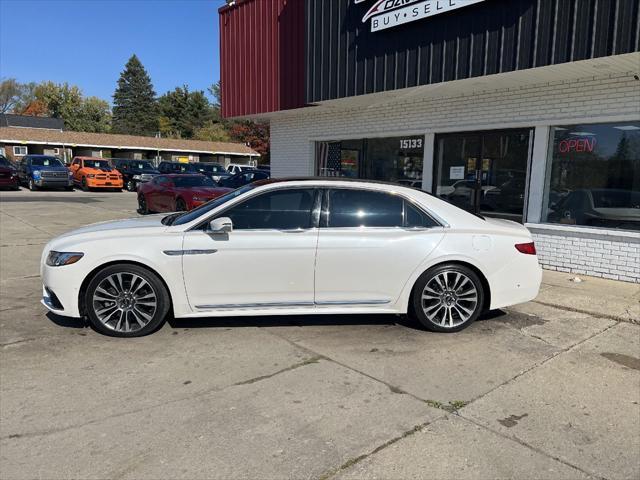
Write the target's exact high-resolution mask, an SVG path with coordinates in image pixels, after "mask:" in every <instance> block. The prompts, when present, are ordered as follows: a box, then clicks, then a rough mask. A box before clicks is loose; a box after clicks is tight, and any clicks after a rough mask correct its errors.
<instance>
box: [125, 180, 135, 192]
mask: <svg viewBox="0 0 640 480" xmlns="http://www.w3.org/2000/svg"><path fill="white" fill-rule="evenodd" d="M125 188H126V189H127V192H135V191H136V182H135V180H128V181H127V183H126V185H125Z"/></svg>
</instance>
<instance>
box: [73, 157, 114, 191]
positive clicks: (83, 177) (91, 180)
mask: <svg viewBox="0 0 640 480" xmlns="http://www.w3.org/2000/svg"><path fill="white" fill-rule="evenodd" d="M69 169H70V170H71V173H72V174H73V183H74V184H75V186H76V187H80V188H82V190H84V191H88V190H89V189H91V188H115V189H117V190H122V186H123V185H122V175H121V174H120V172H119V171H118V170H116V169H115V168H113V167H112V166H111V164H110V163H109V162H108V161H107V160H105V159H104V158H96V157H74V158H73V161H72V162H71V165H70V166H69Z"/></svg>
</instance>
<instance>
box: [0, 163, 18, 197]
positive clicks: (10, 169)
mask: <svg viewBox="0 0 640 480" xmlns="http://www.w3.org/2000/svg"><path fill="white" fill-rule="evenodd" d="M0 188H10V189H11V190H20V185H19V184H18V171H17V170H16V168H15V167H14V166H13V165H12V164H11V162H9V160H7V159H6V158H5V157H3V156H2V155H0Z"/></svg>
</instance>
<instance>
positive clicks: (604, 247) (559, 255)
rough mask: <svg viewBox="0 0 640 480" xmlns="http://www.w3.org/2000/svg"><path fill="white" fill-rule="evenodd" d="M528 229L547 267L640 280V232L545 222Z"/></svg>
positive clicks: (540, 258) (618, 278)
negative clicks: (554, 225)
mask: <svg viewBox="0 0 640 480" xmlns="http://www.w3.org/2000/svg"><path fill="white" fill-rule="evenodd" d="M529 229H530V230H531V231H532V233H533V238H534V240H535V242H536V247H537V250H538V259H539V260H540V263H541V264H542V265H543V267H544V268H547V269H549V270H557V271H559V272H571V273H576V274H581V275H590V276H592V277H603V278H610V279H612V280H623V281H626V282H636V283H640V235H636V236H635V237H634V236H632V235H629V234H627V232H618V233H619V234H618V235H616V234H615V233H614V232H613V231H609V232H607V233H610V234H604V233H602V232H593V231H592V230H591V229H589V231H588V232H574V231H565V232H562V231H559V230H555V229H553V230H550V229H548V228H546V227H545V226H542V225H541V226H539V227H538V226H535V227H534V226H530V225H529ZM622 234H625V236H623V235H622Z"/></svg>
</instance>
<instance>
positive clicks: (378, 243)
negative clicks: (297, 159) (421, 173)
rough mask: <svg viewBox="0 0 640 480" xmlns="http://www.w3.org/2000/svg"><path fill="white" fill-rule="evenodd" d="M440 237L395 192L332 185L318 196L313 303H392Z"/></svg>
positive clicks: (440, 233) (438, 228) (415, 208)
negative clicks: (318, 224)
mask: <svg viewBox="0 0 640 480" xmlns="http://www.w3.org/2000/svg"><path fill="white" fill-rule="evenodd" d="M443 236H444V229H443V228H442V227H441V226H440V225H439V224H438V223H437V222H436V221H435V220H433V219H432V218H431V217H430V216H429V215H428V214H427V213H426V212H424V211H423V210H422V209H421V208H419V207H418V206H417V205H415V204H414V203H413V202H411V201H410V200H408V199H405V198H403V197H402V196H400V195H396V194H392V193H387V192H381V191H375V190H367V189H356V188H332V189H328V190H326V192H325V195H324V201H323V209H322V215H321V223H320V235H319V237H318V253H317V258H316V279H315V301H316V303H317V304H318V305H319V306H323V305H324V306H327V305H385V304H393V303H394V302H395V301H396V300H397V299H398V297H399V295H400V293H401V291H402V289H403V287H404V286H405V284H406V283H407V280H408V279H409V278H410V277H411V275H412V273H413V272H414V271H415V270H416V269H417V267H418V266H419V265H420V264H421V263H422V262H423V261H424V260H426V259H427V257H428V256H429V255H430V254H431V253H432V252H433V250H434V249H435V247H436V246H437V245H438V243H439V242H440V241H441V240H442V238H443Z"/></svg>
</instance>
